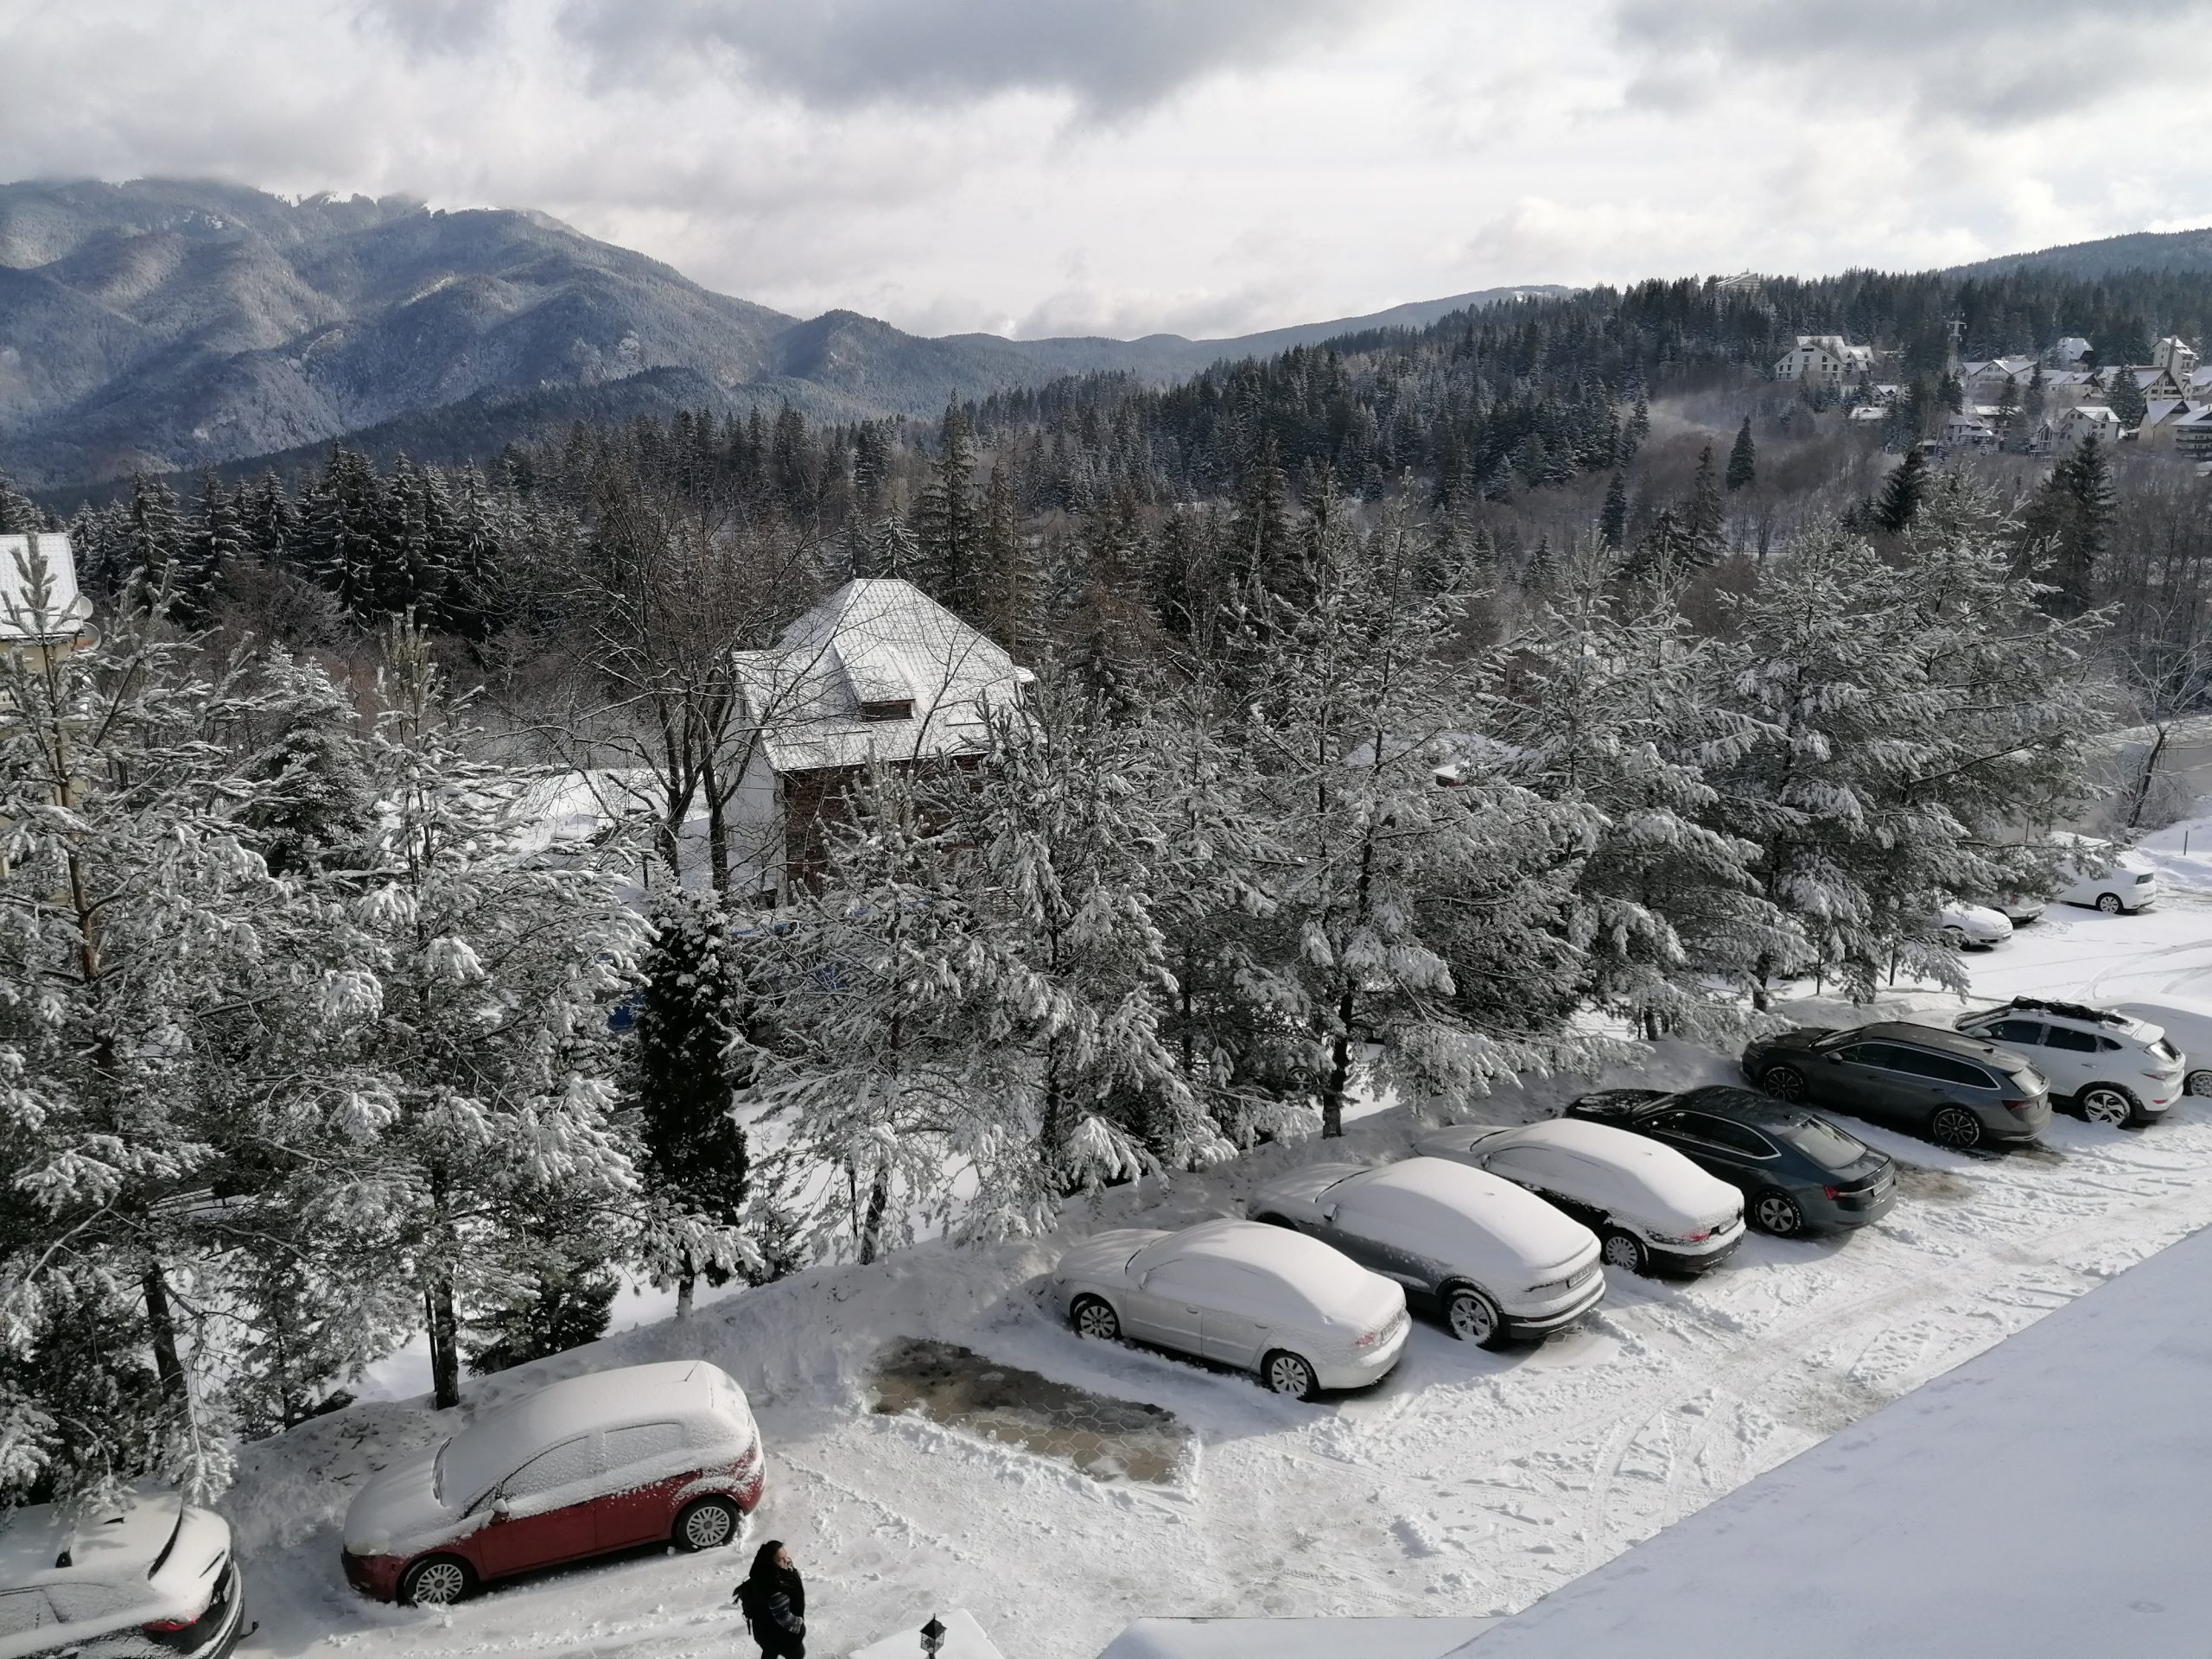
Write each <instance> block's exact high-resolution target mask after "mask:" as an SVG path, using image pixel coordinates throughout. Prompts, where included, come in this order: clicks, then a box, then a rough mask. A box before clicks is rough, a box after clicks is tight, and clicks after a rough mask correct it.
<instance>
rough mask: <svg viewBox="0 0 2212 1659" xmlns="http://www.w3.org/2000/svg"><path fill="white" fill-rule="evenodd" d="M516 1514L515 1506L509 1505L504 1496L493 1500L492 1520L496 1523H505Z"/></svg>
mask: <svg viewBox="0 0 2212 1659" xmlns="http://www.w3.org/2000/svg"><path fill="white" fill-rule="evenodd" d="M514 1512H515V1510H514V1505H513V1504H512V1503H508V1502H507V1500H506V1498H505V1496H504V1495H502V1496H500V1497H495V1498H493V1500H492V1518H493V1520H494V1521H504V1520H505V1519H506V1518H507V1517H508V1516H511V1515H512V1514H513V1513H514Z"/></svg>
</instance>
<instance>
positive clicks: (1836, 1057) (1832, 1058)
mask: <svg viewBox="0 0 2212 1659" xmlns="http://www.w3.org/2000/svg"><path fill="white" fill-rule="evenodd" d="M1828 1064H1829V1065H1842V1064H1843V1056H1842V1055H1840V1054H1831V1055H1829V1056H1828Z"/></svg>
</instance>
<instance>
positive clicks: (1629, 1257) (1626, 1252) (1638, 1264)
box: [1604, 1232, 1644, 1273]
mask: <svg viewBox="0 0 2212 1659" xmlns="http://www.w3.org/2000/svg"><path fill="white" fill-rule="evenodd" d="M1604 1255H1605V1265H1606V1266H1607V1267H1609V1268H1620V1269H1621V1270H1622V1271H1623V1272H1624V1273H1642V1272H1643V1260H1644V1256H1643V1245H1642V1244H1640V1243H1637V1241H1636V1240H1635V1239H1633V1238H1631V1237H1630V1236H1629V1235H1628V1234H1626V1233H1622V1232H1612V1233H1607V1234H1606V1235H1605V1250H1604Z"/></svg>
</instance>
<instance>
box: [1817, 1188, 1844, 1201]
mask: <svg viewBox="0 0 2212 1659" xmlns="http://www.w3.org/2000/svg"><path fill="white" fill-rule="evenodd" d="M1821 1192H1825V1193H1827V1196H1828V1198H1829V1199H1830V1201H1834V1199H1836V1198H1841V1197H1842V1196H1843V1189H1842V1188H1841V1187H1840V1186H1824V1187H1822V1188H1821Z"/></svg>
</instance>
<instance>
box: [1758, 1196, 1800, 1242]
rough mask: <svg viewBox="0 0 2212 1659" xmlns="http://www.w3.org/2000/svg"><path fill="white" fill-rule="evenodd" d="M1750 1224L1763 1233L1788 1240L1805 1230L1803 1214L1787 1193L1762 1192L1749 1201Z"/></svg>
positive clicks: (1795, 1201)
mask: <svg viewBox="0 0 2212 1659" xmlns="http://www.w3.org/2000/svg"><path fill="white" fill-rule="evenodd" d="M1751 1223H1752V1224H1753V1225H1754V1226H1756V1227H1757V1228H1758V1230H1760V1231H1761V1232H1763V1233H1772V1234H1773V1235H1774V1236H1776V1237H1777V1238H1789V1237H1791V1236H1795V1235H1796V1234H1798V1233H1802V1232H1803V1231H1804V1230H1805V1212H1804V1211H1802V1210H1801V1209H1799V1208H1798V1207H1797V1200H1796V1199H1795V1198H1791V1197H1790V1196H1789V1194H1788V1193H1787V1192H1762V1193H1760V1194H1759V1195H1758V1197H1757V1198H1753V1199H1752V1200H1751Z"/></svg>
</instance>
